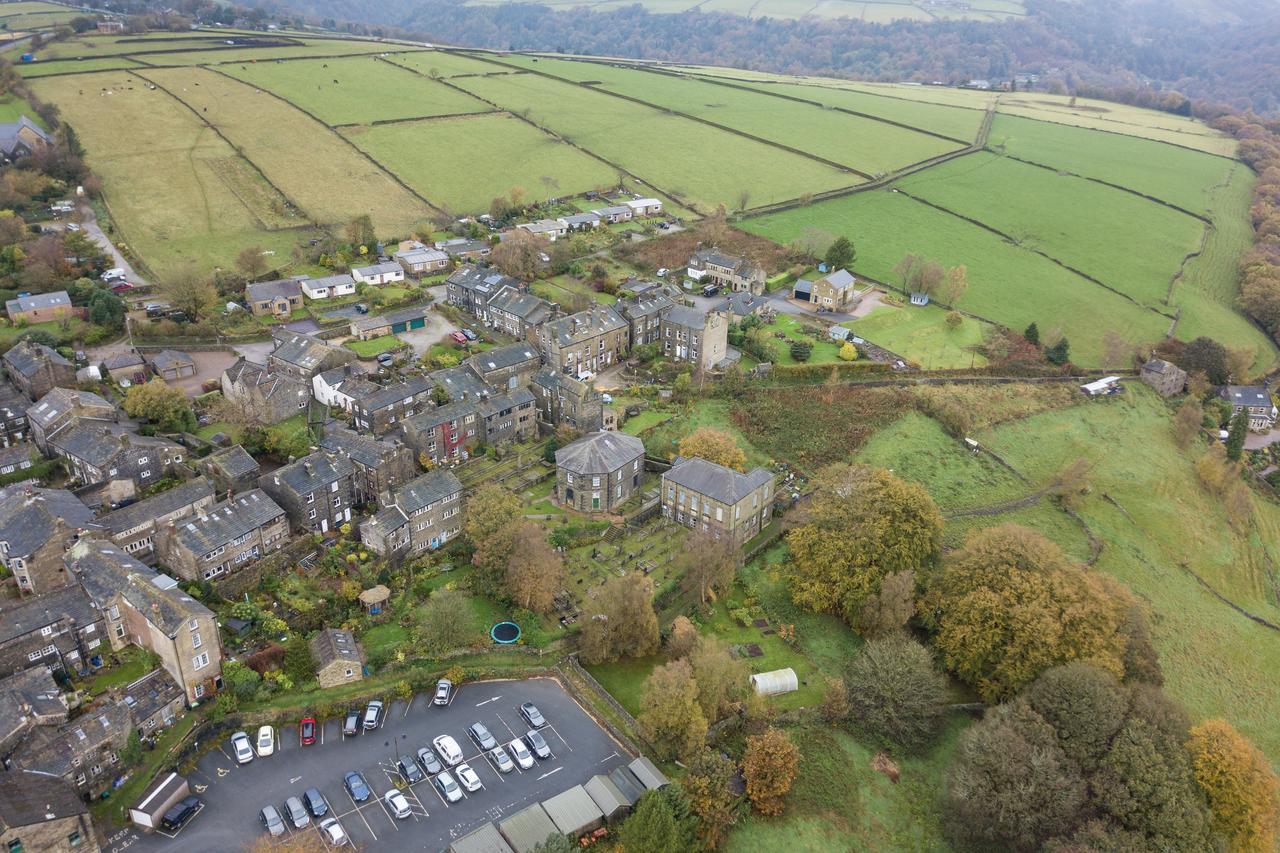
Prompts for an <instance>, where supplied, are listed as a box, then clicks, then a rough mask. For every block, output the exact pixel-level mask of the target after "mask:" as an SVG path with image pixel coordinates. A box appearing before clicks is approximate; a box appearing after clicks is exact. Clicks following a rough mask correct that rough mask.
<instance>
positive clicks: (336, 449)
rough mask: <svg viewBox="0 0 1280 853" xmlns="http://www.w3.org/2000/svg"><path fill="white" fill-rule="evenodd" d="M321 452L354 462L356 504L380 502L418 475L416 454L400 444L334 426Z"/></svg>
mask: <svg viewBox="0 0 1280 853" xmlns="http://www.w3.org/2000/svg"><path fill="white" fill-rule="evenodd" d="M320 449H321V450H327V451H329V452H330V453H334V454H337V455H339V456H345V457H346V458H348V459H350V460H351V465H352V467H353V468H354V469H355V476H354V478H353V482H354V488H355V499H356V503H359V504H367V503H374V502H375V501H377V502H380V497H379V496H380V495H384V494H387V493H389V492H390V491H391V490H392V489H394V488H395V487H397V486H399V485H401V484H402V483H407V482H409V480H411V479H413V476H414V475H415V474H417V473H418V465H417V461H416V460H415V458H414V454H413V451H412V450H410V449H409V448H407V447H405V446H404V445H403V444H400V443H399V442H398V441H385V440H380V439H376V438H370V437H369V436H367V435H360V434H359V433H356V432H352V431H351V430H349V429H347V428H346V427H342V426H337V425H330V426H326V427H325V430H324V438H323V439H322V440H321V441H320Z"/></svg>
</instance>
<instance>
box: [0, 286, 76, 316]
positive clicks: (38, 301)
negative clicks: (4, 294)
mask: <svg viewBox="0 0 1280 853" xmlns="http://www.w3.org/2000/svg"><path fill="white" fill-rule="evenodd" d="M60 305H61V306H64V307H67V308H70V307H71V297H70V296H68V295H67V292H66V291H65V290H55V291H53V292H52V293H33V294H31V295H30V296H19V297H18V298H17V299H10V300H9V301H8V302H6V303H5V304H4V307H5V308H7V309H8V310H9V311H11V312H14V313H18V312H22V311H35V310H37V309H39V308H57V307H58V306H60Z"/></svg>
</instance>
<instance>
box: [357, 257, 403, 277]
mask: <svg viewBox="0 0 1280 853" xmlns="http://www.w3.org/2000/svg"><path fill="white" fill-rule="evenodd" d="M403 269H404V267H402V266H400V265H399V264H397V263H396V262H395V261H387V262H386V263H385V264H370V265H369V266H367V267H355V268H354V269H352V270H351V273H352V274H353V275H360V276H364V277H365V278H372V277H373V276H377V275H386V274H387V273H389V272H400V271H401V270H403Z"/></svg>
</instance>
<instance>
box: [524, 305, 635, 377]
mask: <svg viewBox="0 0 1280 853" xmlns="http://www.w3.org/2000/svg"><path fill="white" fill-rule="evenodd" d="M536 335H537V343H538V346H539V347H540V348H541V349H542V355H543V358H545V359H546V361H547V363H548V364H550V365H553V366H555V367H556V369H558V370H560V371H562V372H564V373H567V374H569V375H570V376H576V377H577V378H579V379H585V378H587V377H589V376H592V375H594V374H596V373H599V372H600V371H602V370H605V369H606V368H608V367H611V366H613V365H615V364H618V363H620V362H621V361H622V360H623V358H625V357H626V354H627V351H628V348H629V345H630V342H631V325H630V324H629V323H628V322H627V321H626V320H625V319H623V318H622V317H621V316H620V315H619V314H618V312H616V311H614V310H613V308H611V307H609V306H608V305H594V306H592V307H591V308H588V309H587V310H585V311H579V312H578V313H577V314H570V315H569V316H567V317H561V318H559V319H558V320H551V321H550V322H547V323H543V324H542V325H541V326H539V327H538V329H537V332H536Z"/></svg>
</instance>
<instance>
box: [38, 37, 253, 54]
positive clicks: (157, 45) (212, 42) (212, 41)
mask: <svg viewBox="0 0 1280 853" xmlns="http://www.w3.org/2000/svg"><path fill="white" fill-rule="evenodd" d="M262 36H263V34H262V33H256V34H255V33H250V32H245V31H243V30H219V31H218V32H217V33H211V32H205V31H192V32H186V33H164V32H162V33H149V34H145V35H99V34H98V33H81V34H80V35H78V36H73V37H71V38H69V39H67V40H66V41H57V42H53V43H51V44H47V45H45V46H44V47H42V48H40V50H38V51H36V52H35V53H36V56H37V58H39V59H41V60H46V59H63V58H67V57H84V58H88V57H95V56H123V55H125V54H131V53H149V52H154V51H182V50H197V51H198V50H203V49H210V48H219V49H220V48H223V47H226V41H227V39H229V38H238V37H257V38H261V37H262Z"/></svg>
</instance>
